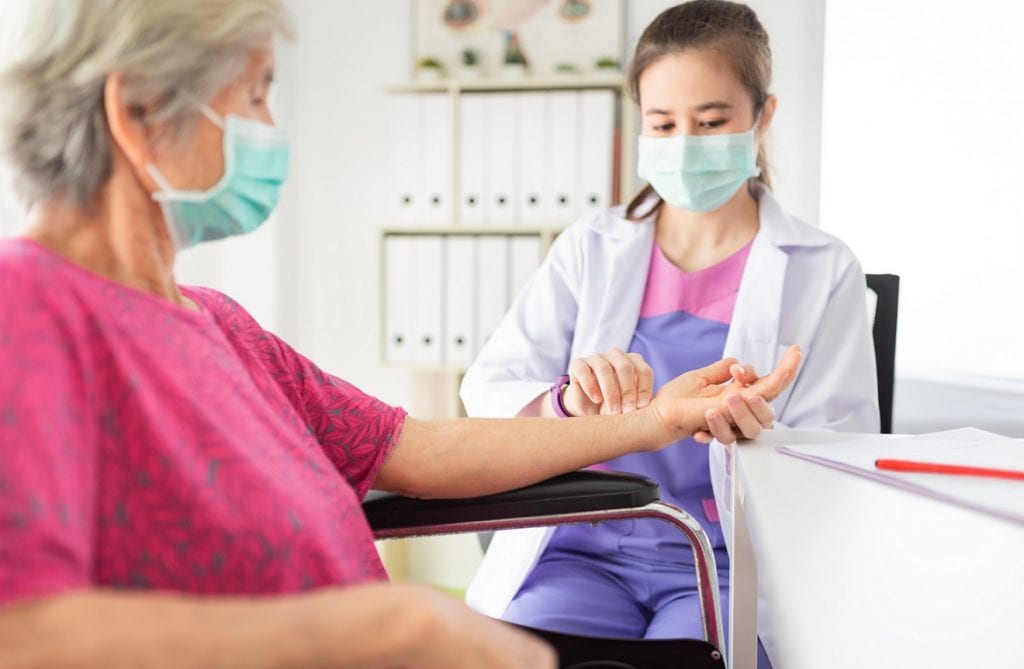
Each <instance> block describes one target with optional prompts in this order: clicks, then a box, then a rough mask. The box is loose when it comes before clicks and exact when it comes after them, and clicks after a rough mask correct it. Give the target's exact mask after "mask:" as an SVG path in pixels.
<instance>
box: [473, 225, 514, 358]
mask: <svg viewBox="0 0 1024 669" xmlns="http://www.w3.org/2000/svg"><path fill="white" fill-rule="evenodd" d="M477 244H478V247H477V286H478V292H477V308H476V313H477V337H478V339H477V342H478V346H480V347H482V346H483V345H484V344H486V343H487V339H488V338H489V337H490V336H491V334H492V333H493V332H494V330H495V328H497V326H498V323H500V322H501V319H502V317H503V316H504V315H505V312H506V311H507V310H508V245H507V243H506V241H505V238H504V237H500V236H484V237H480V239H479V240H478V241H477Z"/></svg>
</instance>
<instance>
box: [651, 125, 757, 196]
mask: <svg viewBox="0 0 1024 669" xmlns="http://www.w3.org/2000/svg"><path fill="white" fill-rule="evenodd" d="M754 128H757V123H756V122H755V123H754ZM754 128H751V129H750V130H748V131H747V132H741V133H736V134H730V135H675V136H673V137H644V136H641V137H640V141H639V145H638V149H639V161H638V162H637V174H638V175H639V176H640V178H641V179H644V180H646V181H647V182H648V183H650V184H651V186H652V187H653V188H654V190H655V192H657V193H658V195H660V196H661V199H662V200H664V201H665V202H668V203H669V204H671V205H672V206H673V207H678V208H679V209H687V210H689V211H698V212H708V211H714V210H715V209H718V208H719V207H721V206H722V205H723V204H725V203H726V202H728V201H729V199H730V198H731V197H732V196H733V195H735V194H736V191H738V190H739V189H740V188H741V187H742V186H743V184H744V183H746V181H747V180H748V179H750V178H751V177H756V176H757V175H758V174H760V173H761V170H760V169H759V168H758V166H757V140H756V139H755V137H754Z"/></svg>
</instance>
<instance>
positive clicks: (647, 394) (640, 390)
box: [629, 353, 654, 409]
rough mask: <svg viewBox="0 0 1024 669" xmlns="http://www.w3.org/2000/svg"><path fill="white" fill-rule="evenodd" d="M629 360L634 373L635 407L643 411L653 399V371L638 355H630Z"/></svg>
mask: <svg viewBox="0 0 1024 669" xmlns="http://www.w3.org/2000/svg"><path fill="white" fill-rule="evenodd" d="M629 359H630V361H631V362H632V363H633V369H634V370H635V372H636V406H637V408H638V409H643V408H644V407H645V406H647V405H649V404H650V403H651V399H652V398H653V397H654V370H653V369H651V366H650V365H648V364H647V361H646V360H644V358H643V356H642V355H640V354H639V353H630V354H629Z"/></svg>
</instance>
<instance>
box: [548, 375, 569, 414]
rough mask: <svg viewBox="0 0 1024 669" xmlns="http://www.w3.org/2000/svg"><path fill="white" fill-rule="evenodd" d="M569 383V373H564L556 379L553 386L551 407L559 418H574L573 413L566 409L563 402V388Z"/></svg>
mask: <svg viewBox="0 0 1024 669" xmlns="http://www.w3.org/2000/svg"><path fill="white" fill-rule="evenodd" d="M567 385H569V375H568V374H562V375H561V376H560V377H558V379H556V380H555V385H553V386H551V408H552V409H554V411H555V415H556V416H558V417H559V418H572V414H571V413H569V412H568V411H566V410H565V405H564V404H562V388H564V387H565V386H567Z"/></svg>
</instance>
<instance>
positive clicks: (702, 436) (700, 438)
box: [693, 430, 715, 444]
mask: <svg viewBox="0 0 1024 669" xmlns="http://www.w3.org/2000/svg"><path fill="white" fill-rule="evenodd" d="M714 438H715V437H714V436H713V435H712V434H711V433H710V432H705V431H704V430H699V431H697V432H695V433H694V434H693V440H694V441H696V442H697V443H698V444H710V443H711V442H712V441H713V440H714Z"/></svg>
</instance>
